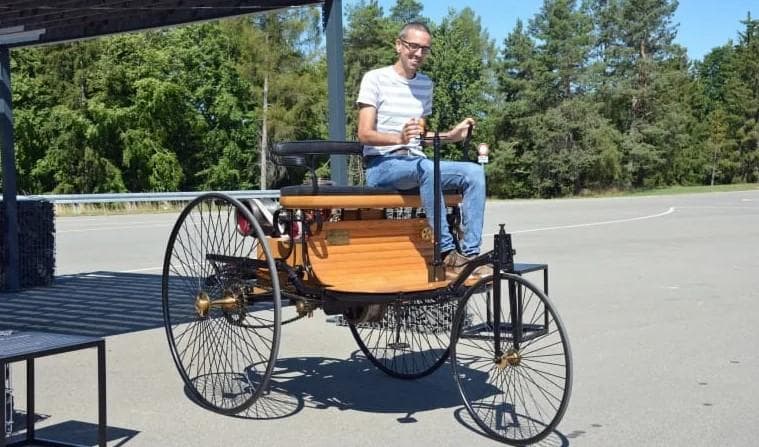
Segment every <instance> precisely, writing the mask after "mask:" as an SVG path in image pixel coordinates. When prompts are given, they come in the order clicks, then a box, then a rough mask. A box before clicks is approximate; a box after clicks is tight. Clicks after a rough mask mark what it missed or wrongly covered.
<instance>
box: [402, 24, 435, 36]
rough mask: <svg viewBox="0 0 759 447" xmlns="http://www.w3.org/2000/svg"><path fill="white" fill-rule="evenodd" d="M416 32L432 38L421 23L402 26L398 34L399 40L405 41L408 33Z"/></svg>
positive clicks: (425, 26) (428, 30)
mask: <svg viewBox="0 0 759 447" xmlns="http://www.w3.org/2000/svg"><path fill="white" fill-rule="evenodd" d="M412 29H413V30H417V31H423V32H425V33H427V34H429V35H430V36H432V33H431V32H430V29H429V28H428V27H427V25H425V24H424V23H422V22H408V23H407V24H405V25H403V27H402V28H401V31H400V32H399V33H398V38H399V39H405V38H406V36H407V35H408V32H409V31H410V30H412Z"/></svg>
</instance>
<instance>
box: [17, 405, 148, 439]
mask: <svg viewBox="0 0 759 447" xmlns="http://www.w3.org/2000/svg"><path fill="white" fill-rule="evenodd" d="M47 417H48V416H46V415H35V423H36V422H38V421H42V420H44V419H47ZM139 433H140V432H139V431H136V430H130V429H127V428H121V427H112V426H109V427H107V432H106V440H107V442H108V445H110V446H112V447H118V446H121V445H124V444H126V443H127V442H129V441H130V440H131V439H132V438H134V437H135V436H137V435H138V434H139ZM97 434H98V426H97V424H92V423H89V422H80V421H66V422H61V423H59V424H54V425H49V426H47V427H41V428H39V427H38V428H36V430H35V431H34V436H35V438H36V439H38V440H40V441H42V440H51V441H56V442H65V443H69V444H76V445H81V446H97V445H98V439H97ZM25 436H26V414H25V413H22V412H15V414H14V425H13V434H12V436H11V437H10V438H9V439H8V442H9V443H13V442H16V441H20V440H22V439H25ZM35 444H37V443H35ZM40 444H42V443H40Z"/></svg>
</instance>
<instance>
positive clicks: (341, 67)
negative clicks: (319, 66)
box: [327, 0, 348, 185]
mask: <svg viewBox="0 0 759 447" xmlns="http://www.w3.org/2000/svg"><path fill="white" fill-rule="evenodd" d="M327 10H328V11H329V16H328V17H327V92H328V95H329V99H328V102H327V109H328V112H329V139H330V140H333V141H344V140H345V63H344V60H343V0H329V4H328V5H327ZM329 160H330V175H331V177H332V181H334V182H335V184H336V185H347V184H348V158H347V156H346V155H330V157H329Z"/></svg>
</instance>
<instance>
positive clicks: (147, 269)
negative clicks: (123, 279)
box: [119, 267, 163, 273]
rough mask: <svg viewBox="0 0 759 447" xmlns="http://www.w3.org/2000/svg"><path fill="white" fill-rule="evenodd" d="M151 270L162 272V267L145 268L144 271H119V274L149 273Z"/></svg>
mask: <svg viewBox="0 0 759 447" xmlns="http://www.w3.org/2000/svg"><path fill="white" fill-rule="evenodd" d="M153 270H163V267H146V268H144V269H132V270H119V273H137V272H150V271H153Z"/></svg>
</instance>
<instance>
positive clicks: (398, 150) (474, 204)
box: [356, 22, 487, 276]
mask: <svg viewBox="0 0 759 447" xmlns="http://www.w3.org/2000/svg"><path fill="white" fill-rule="evenodd" d="M431 42H432V37H431V36H430V31H429V29H428V28H427V26H426V25H424V24H423V23H419V22H411V23H408V24H406V25H405V26H404V27H403V28H402V29H401V31H400V33H399V35H398V38H397V39H396V40H395V51H396V53H397V54H398V60H397V61H396V62H395V64H393V65H391V66H388V67H383V68H379V69H376V70H371V71H369V72H367V73H366V74H365V75H364V78H363V79H362V81H361V88H360V89H359V93H358V99H357V101H356V102H357V104H358V107H359V113H358V139H359V141H360V142H361V143H363V144H364V157H365V158H366V167H367V170H366V182H367V184H368V185H369V186H382V187H393V188H396V189H411V188H416V187H419V190H420V195H421V200H422V206H423V207H424V209H425V211H426V213H427V220H428V221H429V223H430V226H432V218H433V217H432V216H433V209H434V203H435V201H434V194H435V193H434V183H433V162H432V160H429V159H428V158H426V157H425V156H424V153H423V152H422V150H421V145H420V143H419V138H418V137H419V136H420V133H421V132H422V131H423V130H422V129H423V127H422V126H420V119H421V118H423V117H426V116H428V115H430V114H431V113H432V87H433V83H432V81H431V80H430V78H429V77H427V76H426V75H424V74H423V73H420V72H419V71H418V70H419V67H420V66H421V65H422V63H423V62H424V60H425V58H426V57H427V56H428V55H429V53H430V51H431V46H430V45H431ZM472 125H474V120H473V119H472V118H466V119H465V120H463V121H462V122H460V123H459V124H457V125H456V126H455V127H454V128H453V129H451V130H449V131H448V132H445V133H443V134H441V139H442V140H444V141H449V142H458V141H461V140H463V139H464V138H465V137H466V134H467V131H468V129H469V126H472ZM430 135H431V134H430ZM440 173H441V183H442V186H443V188H446V187H449V188H459V189H460V190H461V191H462V192H463V202H462V209H461V211H462V224H463V226H464V236H463V238H462V240H461V241H460V247H459V248H460V250H461V253H459V252H457V250H456V246H455V243H454V240H453V237H452V236H451V233H450V231H449V229H448V223H447V221H446V219H442V222H441V224H442V235H441V240H440V250H441V253H443V259H444V264H445V266H446V274H448V275H449V276H455V275H458V273H459V272H460V271H461V269H462V268H463V267H464V266H465V265H466V263H467V262H468V261H469V260H470V259H472V258H473V257H475V256H476V255H478V254H479V252H480V244H481V242H482V225H483V214H484V212H485V174H484V172H483V169H482V167H481V166H479V165H477V164H474V163H468V162H452V161H442V162H441V163H440ZM440 203H441V204H442V208H441V216H445V204H444V202H443V200H442V199H441V201H440ZM478 273H479V274H486V273H487V272H485V271H479V272H478Z"/></svg>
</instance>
